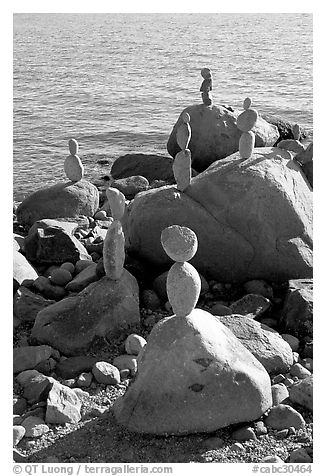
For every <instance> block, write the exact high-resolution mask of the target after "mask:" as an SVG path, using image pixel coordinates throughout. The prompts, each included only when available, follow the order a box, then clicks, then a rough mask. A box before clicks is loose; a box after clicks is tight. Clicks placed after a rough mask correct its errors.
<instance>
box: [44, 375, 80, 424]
mask: <svg viewBox="0 0 326 476" xmlns="http://www.w3.org/2000/svg"><path fill="white" fill-rule="evenodd" d="M80 408H81V403H80V400H79V398H78V397H77V395H76V393H75V392H74V391H73V390H71V389H70V388H69V387H66V386H65V385H61V384H60V383H58V382H56V383H55V384H54V385H53V387H52V389H51V391H50V393H49V395H48V399H47V407H46V416H45V421H46V423H58V424H64V423H78V422H79V420H80V419H81V415H80Z"/></svg>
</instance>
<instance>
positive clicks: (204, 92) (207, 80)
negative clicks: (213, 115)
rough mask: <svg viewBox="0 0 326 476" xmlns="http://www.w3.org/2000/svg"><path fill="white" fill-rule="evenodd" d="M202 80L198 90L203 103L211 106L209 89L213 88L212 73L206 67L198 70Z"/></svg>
mask: <svg viewBox="0 0 326 476" xmlns="http://www.w3.org/2000/svg"><path fill="white" fill-rule="evenodd" d="M200 74H201V75H202V77H203V78H204V81H203V82H202V83H201V86H200V92H201V98H202V100H203V104H205V106H211V105H212V104H213V100H212V95H211V91H212V89H213V81H212V73H211V70H210V69H208V68H203V69H202V70H201V72H200Z"/></svg>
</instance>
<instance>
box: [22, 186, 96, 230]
mask: <svg viewBox="0 0 326 476" xmlns="http://www.w3.org/2000/svg"><path fill="white" fill-rule="evenodd" d="M98 205H99V193H98V190H97V188H96V187H95V185H93V184H91V183H90V182H88V181H87V180H80V181H79V182H60V183H57V184H55V185H52V186H50V187H46V188H43V189H41V190H37V191H36V192H34V193H32V194H31V195H29V196H28V197H27V198H25V200H24V201H23V202H22V203H21V204H20V205H19V207H18V208H17V213H16V215H17V220H18V222H19V223H22V224H26V225H32V224H33V223H34V222H35V221H37V220H40V219H42V218H58V217H65V218H67V217H78V216H80V215H85V216H87V217H88V216H93V215H94V213H95V212H96V210H97V209H98Z"/></svg>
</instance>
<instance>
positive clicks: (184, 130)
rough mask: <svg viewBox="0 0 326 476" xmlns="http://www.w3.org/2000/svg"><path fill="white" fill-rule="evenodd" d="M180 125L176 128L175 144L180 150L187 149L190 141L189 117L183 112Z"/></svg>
mask: <svg viewBox="0 0 326 476" xmlns="http://www.w3.org/2000/svg"><path fill="white" fill-rule="evenodd" d="M181 119H182V121H183V122H182V124H180V126H179V127H178V130H177V143H178V146H179V147H180V149H181V150H184V149H187V148H188V145H189V142H190V139H191V129H190V125H189V122H190V116H189V114H188V113H187V112H184V113H183V114H182V116H181Z"/></svg>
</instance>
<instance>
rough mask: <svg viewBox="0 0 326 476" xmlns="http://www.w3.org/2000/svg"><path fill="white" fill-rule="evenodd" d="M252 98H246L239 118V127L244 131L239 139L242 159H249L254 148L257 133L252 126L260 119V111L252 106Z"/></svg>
mask: <svg viewBox="0 0 326 476" xmlns="http://www.w3.org/2000/svg"><path fill="white" fill-rule="evenodd" d="M251 103H252V101H251V99H250V98H246V99H245V100H244V102H243V108H244V111H243V112H242V113H241V114H239V116H238V118H237V127H238V129H240V131H242V134H241V137H240V140H239V154H240V157H241V158H242V159H249V158H250V157H251V154H252V152H253V150H254V145H255V134H254V133H253V132H252V130H251V129H252V128H253V127H254V126H255V124H256V122H257V119H258V112H257V111H256V109H252V108H251Z"/></svg>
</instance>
